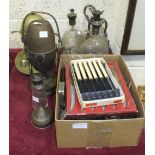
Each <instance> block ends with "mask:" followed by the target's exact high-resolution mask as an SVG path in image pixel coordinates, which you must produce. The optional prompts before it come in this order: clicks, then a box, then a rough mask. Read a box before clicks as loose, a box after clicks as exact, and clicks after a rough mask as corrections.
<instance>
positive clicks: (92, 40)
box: [79, 20, 109, 54]
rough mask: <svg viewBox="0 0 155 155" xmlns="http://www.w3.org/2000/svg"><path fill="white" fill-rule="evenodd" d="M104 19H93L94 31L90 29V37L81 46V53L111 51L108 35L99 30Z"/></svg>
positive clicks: (105, 52)
mask: <svg viewBox="0 0 155 155" xmlns="http://www.w3.org/2000/svg"><path fill="white" fill-rule="evenodd" d="M103 22H104V20H102V21H93V22H92V23H91V24H92V32H90V31H88V32H87V34H88V36H89V37H88V39H86V40H85V41H84V42H83V43H82V45H81V47H80V50H79V51H80V53H83V54H107V53H108V52H109V43H108V39H107V37H102V36H101V35H99V30H100V27H101V25H102V23H103Z"/></svg>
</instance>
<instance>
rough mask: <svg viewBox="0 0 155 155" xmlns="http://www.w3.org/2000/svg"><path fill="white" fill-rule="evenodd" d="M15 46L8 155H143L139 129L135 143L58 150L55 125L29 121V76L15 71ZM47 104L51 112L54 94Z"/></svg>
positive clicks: (12, 61) (30, 109)
mask: <svg viewBox="0 0 155 155" xmlns="http://www.w3.org/2000/svg"><path fill="white" fill-rule="evenodd" d="M18 51H19V49H10V64H9V65H10V69H9V71H10V79H9V84H10V90H9V94H10V97H9V101H10V102H9V112H10V115H9V123H10V129H9V130H10V132H9V135H10V142H9V143H10V155H21V154H22V155H52V154H54V155H66V154H67V155H81V154H83V155H85V154H89V155H94V154H96V155H144V154H145V147H144V146H145V139H144V138H145V136H144V131H143V132H142V135H141V138H140V141H139V144H138V145H137V146H133V147H117V148H108V147H105V148H96V149H95V148H92V149H86V148H76V149H75V148H72V149H60V148H57V145H56V135H55V132H56V131H55V124H54V123H53V124H52V126H51V127H49V128H47V129H37V128H34V127H33V126H32V124H31V113H32V111H33V108H32V104H31V90H30V77H29V76H27V75H24V74H22V73H20V72H19V71H17V69H16V68H15V65H14V58H15V56H16V54H17V52H18ZM49 106H50V107H51V109H52V111H53V112H54V107H55V95H52V96H50V97H49Z"/></svg>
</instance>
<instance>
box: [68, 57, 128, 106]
mask: <svg viewBox="0 0 155 155" xmlns="http://www.w3.org/2000/svg"><path fill="white" fill-rule="evenodd" d="M70 69H71V73H72V77H73V81H74V85H75V89H76V93H77V95H78V99H79V101H80V104H81V107H82V108H87V107H96V106H103V105H110V104H117V103H118V102H122V103H123V102H125V97H124V93H123V91H122V89H121V87H120V86H119V84H118V82H117V80H116V79H115V77H113V74H112V73H111V71H110V69H109V67H108V66H107V64H106V62H105V60H104V59H103V58H91V59H78V60H72V61H71V62H70Z"/></svg>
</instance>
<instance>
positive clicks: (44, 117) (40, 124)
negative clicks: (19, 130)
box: [31, 106, 53, 128]
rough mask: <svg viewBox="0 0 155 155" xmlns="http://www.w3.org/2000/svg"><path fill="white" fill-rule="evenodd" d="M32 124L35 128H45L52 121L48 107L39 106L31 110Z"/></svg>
mask: <svg viewBox="0 0 155 155" xmlns="http://www.w3.org/2000/svg"><path fill="white" fill-rule="evenodd" d="M31 117H32V118H31V119H32V124H33V125H34V126H35V127H37V128H47V127H49V125H50V124H51V123H52V121H53V114H52V111H51V110H50V108H49V107H44V106H39V107H37V108H36V109H35V110H34V111H33V112H32V116H31Z"/></svg>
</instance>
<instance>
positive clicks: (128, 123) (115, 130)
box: [55, 54, 144, 148]
mask: <svg viewBox="0 0 155 155" xmlns="http://www.w3.org/2000/svg"><path fill="white" fill-rule="evenodd" d="M92 57H104V59H105V60H106V61H117V62H118V64H119V67H120V69H121V72H122V73H123V76H124V78H125V80H126V82H127V83H128V84H129V83H131V84H130V90H131V93H132V96H133V98H134V100H135V103H136V105H137V107H138V111H139V114H138V118H133V119H119V120H117V119H111V120H59V119H58V111H59V106H58V102H59V98H58V94H56V108H55V124H56V139H57V146H58V147H59V148H75V147H106V146H108V147H119V146H135V145H137V144H138V142H139V138H140V136H141V131H142V129H143V127H144V110H143V107H142V103H141V101H140V99H139V96H138V92H137V89H136V86H135V84H134V81H133V79H132V77H131V75H130V73H129V71H128V68H127V66H126V64H125V62H124V61H123V59H122V57H121V56H114V55H88V54H87V55H62V56H61V60H60V65H59V72H58V79H57V83H59V80H60V76H61V73H60V69H61V68H63V67H64V66H65V64H66V63H68V62H69V60H71V59H79V58H92Z"/></svg>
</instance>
